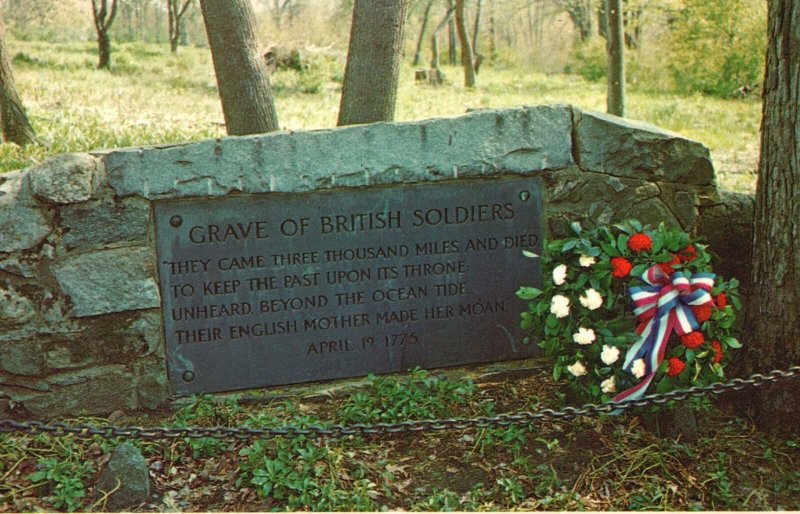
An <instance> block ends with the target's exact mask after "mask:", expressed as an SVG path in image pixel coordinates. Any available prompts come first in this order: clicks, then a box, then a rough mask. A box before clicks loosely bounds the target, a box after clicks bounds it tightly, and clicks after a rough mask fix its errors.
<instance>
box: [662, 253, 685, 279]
mask: <svg viewBox="0 0 800 514" xmlns="http://www.w3.org/2000/svg"><path fill="white" fill-rule="evenodd" d="M670 255H672V260H671V261H669V262H662V263H661V264H659V265H658V267H659V268H661V271H663V272H664V274H665V275H666V276H670V275H672V272H673V271H674V269H673V268H674V267H675V266H676V265H678V264H680V263H681V259H680V257H678V256H677V255H675V254H670Z"/></svg>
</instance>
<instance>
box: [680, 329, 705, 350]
mask: <svg viewBox="0 0 800 514" xmlns="http://www.w3.org/2000/svg"><path fill="white" fill-rule="evenodd" d="M705 342H706V340H705V338H704V337H703V334H701V333H700V332H689V333H688V334H683V335H682V336H681V344H683V346H685V347H686V348H688V349H690V350H697V349H698V348H700V347H701V346H703V343H705Z"/></svg>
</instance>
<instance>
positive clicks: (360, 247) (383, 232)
mask: <svg viewBox="0 0 800 514" xmlns="http://www.w3.org/2000/svg"><path fill="white" fill-rule="evenodd" d="M155 220H156V235H157V243H158V245H157V246H158V255H159V263H158V268H159V277H160V281H161V291H162V298H163V314H164V329H165V337H166V341H167V356H168V365H169V367H170V369H169V372H170V378H171V380H172V381H173V384H174V387H175V388H176V391H177V392H179V393H193V392H211V391H221V390H232V389H241V388H248V387H257V386H264V385H274V384H284V383H293V382H303V381H309V380H318V379H326V378H336V377H345V376H356V375H364V374H367V373H381V372H388V371H401V370H406V369H409V368H412V367H414V366H422V367H437V366H447V365H455V364H464V363H472V362H487V361H495V360H504V359H512V358H522V357H527V356H530V355H532V354H533V353H534V349H533V348H532V347H529V346H526V345H522V344H520V343H519V342H518V341H516V338H517V334H519V330H518V329H517V325H518V320H519V315H518V312H519V311H520V308H521V307H520V305H518V304H517V303H516V302H517V300H516V299H515V297H514V292H515V291H516V289H517V287H518V286H519V284H522V283H532V282H535V281H537V280H538V276H537V274H538V268H537V262H536V261H532V260H530V259H526V258H524V257H523V256H522V250H529V251H532V252H537V253H538V252H540V250H541V244H542V236H541V193H540V184H539V181H538V179H535V178H528V177H525V178H521V177H518V178H507V179H495V180H486V181H467V182H457V183H440V184H424V185H414V186H404V187H380V188H378V187H376V188H369V189H363V190H348V191H330V192H313V193H304V194H293V195H286V194H271V195H248V196H237V197H227V198H222V199H203V200H172V201H163V202H156V203H155ZM176 220H177V221H176ZM532 270H533V271H532ZM186 371H190V372H191V373H192V375H191V376H192V380H190V381H186V380H184V377H185V376H186V373H185V372H186Z"/></svg>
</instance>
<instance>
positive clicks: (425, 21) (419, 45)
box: [412, 0, 434, 66]
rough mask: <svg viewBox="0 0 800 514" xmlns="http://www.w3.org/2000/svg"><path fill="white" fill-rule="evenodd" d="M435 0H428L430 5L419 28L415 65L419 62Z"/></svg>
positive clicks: (426, 7)
mask: <svg viewBox="0 0 800 514" xmlns="http://www.w3.org/2000/svg"><path fill="white" fill-rule="evenodd" d="M433 2H434V0H428V5H427V6H425V13H424V14H423V15H422V27H420V29H419V38H417V48H416V50H415V51H414V62H413V63H412V64H413V65H414V66H417V65H418V64H419V59H420V52H421V51H422V41H424V39H425V29H426V28H428V19H429V18H430V15H431V7H433Z"/></svg>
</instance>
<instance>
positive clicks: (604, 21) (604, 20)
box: [597, 0, 608, 39]
mask: <svg viewBox="0 0 800 514" xmlns="http://www.w3.org/2000/svg"><path fill="white" fill-rule="evenodd" d="M597 34H598V35H599V36H600V37H602V38H604V39H605V38H607V37H608V15H607V14H606V1H605V0H601V2H600V4H599V5H598V7H597Z"/></svg>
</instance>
